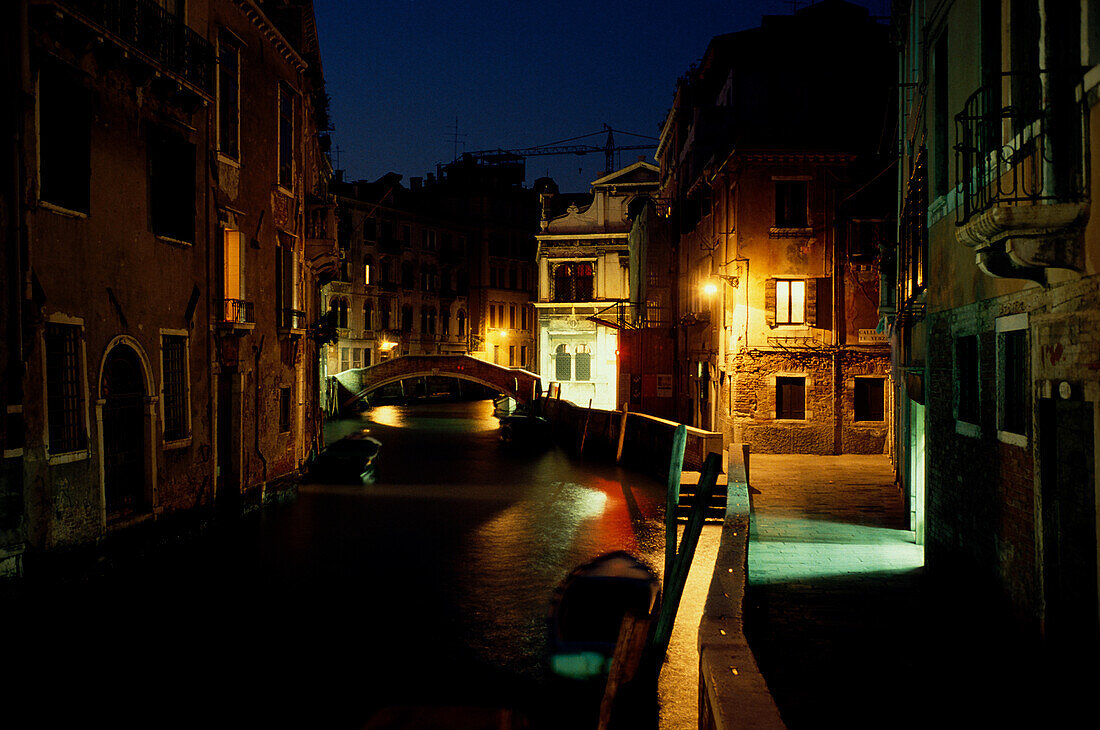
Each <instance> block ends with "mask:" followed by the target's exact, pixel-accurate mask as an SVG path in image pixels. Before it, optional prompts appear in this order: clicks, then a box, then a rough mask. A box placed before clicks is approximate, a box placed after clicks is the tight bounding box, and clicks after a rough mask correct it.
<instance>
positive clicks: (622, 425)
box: [608, 403, 630, 464]
mask: <svg viewBox="0 0 1100 730" xmlns="http://www.w3.org/2000/svg"><path fill="white" fill-rule="evenodd" d="M629 406H630V404H629V403H623V417H622V419H621V420H620V421H619V446H618V448H616V449H615V463H616V464H618V463H619V462H621V461H622V460H623V442H624V441H626V417H627V415H628V413H627V411H628V410H629ZM608 423H611V421H610V420H609V421H608Z"/></svg>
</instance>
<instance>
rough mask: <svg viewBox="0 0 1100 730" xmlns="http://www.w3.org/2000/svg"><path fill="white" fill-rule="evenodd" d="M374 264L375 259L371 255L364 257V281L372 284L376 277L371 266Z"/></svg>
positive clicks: (368, 284)
mask: <svg viewBox="0 0 1100 730" xmlns="http://www.w3.org/2000/svg"><path fill="white" fill-rule="evenodd" d="M373 266H374V259H372V258H371V257H370V256H364V257H363V283H364V284H366V285H367V286H370V285H371V284H372V283H373V282H374V278H373V277H372V276H371V274H372V273H373V272H371V267H373Z"/></svg>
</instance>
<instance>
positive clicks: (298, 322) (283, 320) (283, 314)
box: [279, 308, 306, 330]
mask: <svg viewBox="0 0 1100 730" xmlns="http://www.w3.org/2000/svg"><path fill="white" fill-rule="evenodd" d="M279 326H280V327H282V328H284V329H291V330H301V329H305V328H306V313H305V312H303V311H301V310H300V309H287V308H283V309H281V310H280V311H279Z"/></svg>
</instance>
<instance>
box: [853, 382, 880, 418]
mask: <svg viewBox="0 0 1100 730" xmlns="http://www.w3.org/2000/svg"><path fill="white" fill-rule="evenodd" d="M854 395H855V398H854V403H853V405H854V406H855V419H856V420H857V421H884V420H886V409H885V405H884V404H885V402H886V388H885V381H884V380H883V379H882V378H856V387H855V394H854Z"/></svg>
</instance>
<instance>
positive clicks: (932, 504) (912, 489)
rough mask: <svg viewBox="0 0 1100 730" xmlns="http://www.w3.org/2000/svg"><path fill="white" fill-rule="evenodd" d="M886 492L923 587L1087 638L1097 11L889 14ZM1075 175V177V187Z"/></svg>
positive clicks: (1072, 5)
mask: <svg viewBox="0 0 1100 730" xmlns="http://www.w3.org/2000/svg"><path fill="white" fill-rule="evenodd" d="M894 20H895V26H896V27H897V28H899V29H900V31H901V34H900V37H901V39H902V40H903V47H902V56H901V61H902V66H901V73H900V76H899V82H900V84H899V100H900V103H901V117H900V119H901V124H900V127H899V139H898V143H899V146H900V149H901V153H902V156H901V160H900V168H899V181H900V194H899V197H898V210H899V229H900V240H899V243H898V247H897V252H896V267H895V268H894V269H893V270H892V271H891V274H892V275H893V277H894V279H895V284H896V286H895V287H894V292H895V298H894V301H893V302H891V303H890V306H887V307H884V309H883V311H884V314H885V315H886V316H887V318H888V321H889V323H890V325H891V332H892V333H893V343H894V372H895V382H896V387H897V390H896V396H895V402H896V409H897V410H896V419H897V423H898V429H897V442H896V443H897V465H898V475H899V479H900V481H901V482H902V484H903V485H904V486H905V491H906V493H907V494H908V496H909V500H910V503H911V505H912V509H913V515H914V523H915V527H916V529H917V535H918V539H919V540H920V541H922V542H924V544H925V545H926V552H925V554H926V557H927V561H928V566H929V568H930V569H932V570H933V571H934V572H939V573H946V572H958V573H960V574H962V575H965V576H966V580H967V581H968V582H970V583H973V584H977V585H980V586H981V587H983V588H986V587H992V589H993V590H994V591H996V592H998V593H999V594H1001V595H1003V597H1004V598H1005V600H1006V602H1007V603H1008V605H1010V606H1011V607H1012V609H1013V610H1014V612H1015V613H1016V615H1017V616H1019V617H1020V618H1021V619H1023V620H1024V621H1026V622H1027V623H1029V624H1031V625H1032V626H1034V627H1035V628H1037V629H1041V631H1042V632H1043V633H1044V634H1045V636H1046V637H1047V638H1048V639H1049V640H1050V641H1051V643H1052V644H1053V645H1055V646H1057V647H1058V648H1060V649H1070V650H1072V651H1080V652H1082V657H1088V658H1089V659H1091V657H1093V656H1095V652H1096V649H1097V646H1098V644H1100V641H1098V636H1100V630H1098V627H1100V617H1098V616H1100V608H1098V607H1100V601H1098V598H1097V594H1098V581H1097V572H1098V568H1097V566H1098V564H1100V561H1098V559H1097V551H1098V541H1097V524H1098V514H1097V513H1098V502H1097V489H1096V480H1097V448H1096V446H1097V433H1098V429H1100V426H1098V424H1100V406H1098V403H1100V381H1098V376H1097V372H1098V371H1100V350H1098V347H1100V343H1098V339H1097V333H1098V332H1100V277H1098V265H1100V264H1098V262H1100V228H1098V225H1100V221H1098V219H1097V216H1095V215H1093V213H1094V212H1095V207H1094V206H1093V207H1090V203H1089V201H1090V199H1091V198H1092V193H1093V192H1094V191H1096V190H1097V188H1096V178H1095V170H1096V168H1097V165H1098V163H1100V155H1098V149H1100V147H1098V142H1097V137H1096V134H1095V131H1090V130H1095V129H1097V123H1098V121H1100V106H1098V104H1097V100H1098V92H1100V71H1098V66H1097V64H1100V17H1098V8H1097V4H1096V3H1083V2H1075V1H1069V0H1067V1H1066V2H1041V1H1040V0H1012V1H1011V2H979V0H958V1H957V2H954V3H952V4H950V5H948V6H945V7H943V8H942V12H934V13H933V7H932V5H931V4H926V3H919V2H902V3H895V18H894ZM1090 169H1091V170H1092V172H1093V175H1092V177H1090V176H1089V170H1090Z"/></svg>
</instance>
